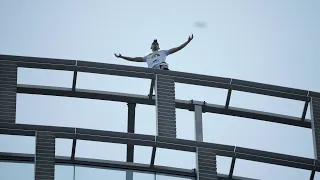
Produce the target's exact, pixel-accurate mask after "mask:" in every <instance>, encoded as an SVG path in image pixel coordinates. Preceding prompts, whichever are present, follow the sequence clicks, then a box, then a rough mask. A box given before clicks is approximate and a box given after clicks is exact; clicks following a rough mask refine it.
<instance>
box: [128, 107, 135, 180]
mask: <svg viewBox="0 0 320 180" xmlns="http://www.w3.org/2000/svg"><path fill="white" fill-rule="evenodd" d="M127 105H128V133H134V126H135V114H136V104H135V103H128V104H127ZM133 157H134V145H130V144H128V145H127V162H133ZM126 180H133V172H132V171H129V170H127V171H126Z"/></svg>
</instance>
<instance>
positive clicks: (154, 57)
mask: <svg viewBox="0 0 320 180" xmlns="http://www.w3.org/2000/svg"><path fill="white" fill-rule="evenodd" d="M166 57H167V55H166V53H165V51H155V52H152V53H150V54H149V55H147V56H146V62H147V64H148V67H149V68H153V67H157V66H159V65H160V64H162V63H165V61H166Z"/></svg>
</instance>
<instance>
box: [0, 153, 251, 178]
mask: <svg viewBox="0 0 320 180" xmlns="http://www.w3.org/2000/svg"><path fill="white" fill-rule="evenodd" d="M0 161H5V162H20V163H21V162H22V163H33V162H34V155H33V154H21V153H2V152H0ZM55 163H56V164H60V165H72V166H73V165H79V166H87V167H99V168H117V169H119V170H120V169H122V170H132V171H140V172H151V173H163V174H169V175H175V176H181V177H191V178H194V177H196V173H195V172H194V171H193V170H189V169H182V168H174V167H165V166H153V167H150V166H149V165H147V164H140V163H131V162H120V161H110V160H98V159H89V158H75V159H74V160H71V159H70V158H69V157H65V156H56V158H55ZM226 177H228V176H227V175H224V174H218V179H219V180H227V179H228V180H254V179H250V178H243V177H233V178H232V179H229V178H226Z"/></svg>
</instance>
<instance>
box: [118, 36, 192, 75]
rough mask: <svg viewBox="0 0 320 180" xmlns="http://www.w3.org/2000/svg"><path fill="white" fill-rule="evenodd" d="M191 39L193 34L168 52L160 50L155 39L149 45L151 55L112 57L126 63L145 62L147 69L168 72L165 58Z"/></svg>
mask: <svg viewBox="0 0 320 180" xmlns="http://www.w3.org/2000/svg"><path fill="white" fill-rule="evenodd" d="M192 39H193V34H191V36H189V37H188V40H187V41H186V42H185V43H183V44H181V45H180V46H178V47H175V48H172V49H169V50H160V47H159V43H158V40H157V39H155V40H154V41H153V42H152V44H151V50H152V53H150V54H148V55H147V56H143V57H126V56H122V55H121V54H118V55H117V54H114V55H115V56H116V57H117V58H122V59H125V60H127V61H132V62H146V63H147V64H148V68H154V69H162V70H169V65H168V63H167V62H166V57H167V56H168V55H170V54H173V53H176V52H178V51H180V50H181V49H183V48H184V47H186V46H187V45H188V44H189V43H190V42H191V41H192Z"/></svg>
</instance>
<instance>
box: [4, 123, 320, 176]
mask: <svg viewBox="0 0 320 180" xmlns="http://www.w3.org/2000/svg"><path fill="white" fill-rule="evenodd" d="M25 130H29V131H33V132H35V131H39V130H41V131H51V132H53V133H54V134H55V135H56V138H68V139H72V138H74V137H76V138H77V139H78V140H89V141H99V142H111V143H121V144H132V145H140V146H149V147H159V148H166V149H174V150H181V151H189V152H196V148H197V147H203V148H210V149H214V150H215V151H216V153H217V155H219V156H227V157H236V158H237V159H244V160H249V161H256V162H262V163H268V164H275V165H281V166H287V167H293V168H299V169H305V170H314V169H316V171H319V170H320V161H319V160H314V159H309V158H303V157H297V156H291V155H285V154H279V153H272V152H267V151H260V150H254V149H248V148H241V147H237V148H236V149H235V146H229V145H221V144H214V143H207V142H197V141H191V140H183V139H174V138H166V137H156V136H151V135H141V134H132V133H121V132H110V131H100V130H90V129H81V128H61V127H54V126H40V125H23V124H3V123H0V134H11V135H15V134H18V135H23V133H25V135H27V136H28V135H30V133H28V131H25ZM71 132H74V134H70V133H71Z"/></svg>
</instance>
